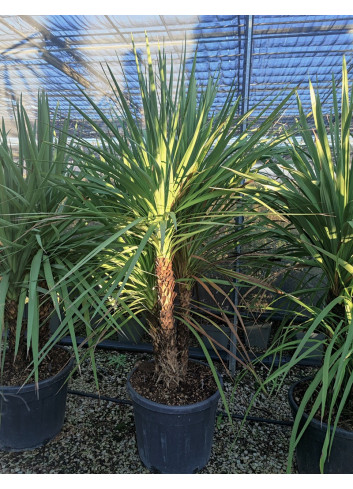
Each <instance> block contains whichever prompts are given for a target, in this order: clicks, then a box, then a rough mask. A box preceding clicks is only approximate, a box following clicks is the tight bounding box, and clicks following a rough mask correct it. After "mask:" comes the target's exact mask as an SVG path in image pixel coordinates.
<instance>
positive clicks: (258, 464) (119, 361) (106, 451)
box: [0, 350, 312, 474]
mask: <svg viewBox="0 0 353 489" xmlns="http://www.w3.org/2000/svg"><path fill="white" fill-rule="evenodd" d="M149 358H150V357H149V355H147V354H136V353H126V354H121V353H116V352H107V351H103V350H100V351H97V352H96V361H97V367H98V376H99V382H100V394H101V395H106V396H110V397H118V398H123V399H127V393H126V388H125V382H126V376H127V374H128V373H129V371H130V370H131V369H132V367H133V365H134V364H135V362H137V361H139V360H142V359H149ZM220 371H221V366H220ZM311 372H312V369H310V368H308V367H296V368H295V369H293V372H292V374H291V376H290V378H289V379H288V380H287V381H286V383H285V384H284V385H283V388H282V389H281V391H280V392H279V393H278V395H276V396H275V397H272V398H265V396H262V397H261V398H259V399H258V400H257V401H256V403H255V404H254V408H253V409H252V411H251V413H250V415H252V416H258V417H262V418H270V419H278V420H290V419H291V415H290V410H289V406H288V402H287V390H288V386H289V385H290V384H291V383H292V382H293V381H295V380H297V379H298V378H301V377H304V376H307V375H309V374H310V373H311ZM259 374H260V375H264V370H262V369H259ZM69 388H70V389H75V390H80V391H85V392H91V393H97V391H96V388H95V384H94V380H93V375H92V371H91V369H90V368H89V365H88V362H86V364H83V365H82V369H81V375H80V374H79V373H78V372H76V373H75V374H74V376H73V378H72V380H71V381H70V387H69ZM224 388H225V392H226V396H227V398H228V399H229V400H230V409H231V412H232V413H234V414H242V413H244V412H245V409H246V408H247V406H248V404H249V401H250V400H251V398H252V396H253V393H254V390H255V387H254V381H253V379H252V378H251V376H247V377H246V378H245V379H243V381H242V382H241V385H240V386H239V387H238V388H237V390H236V392H235V393H234V398H233V399H231V398H232V392H233V387H232V383H231V381H230V380H227V379H226V378H224ZM219 408H220V409H223V406H222V405H221V402H220V404H219ZM290 431H291V428H290V427H288V426H279V425H272V424H264V423H254V422H246V423H245V424H244V425H243V427H242V428H241V423H240V422H239V421H234V422H233V425H231V424H230V423H229V421H228V419H227V418H226V417H224V416H222V415H220V416H218V418H217V422H216V428H215V434H214V443H213V449H212V454H211V458H210V461H209V463H208V464H207V466H206V467H205V468H204V469H203V470H202V471H201V473H202V474H281V473H285V471H286V461H287V453H288V444H289V437H290ZM293 472H294V473H295V472H296V469H295V467H294V469H293ZM0 473H1V474H13V473H19V474H145V473H146V474H148V473H150V472H149V471H148V470H147V469H146V468H145V467H144V465H143V464H142V463H141V461H140V459H139V455H138V451H137V446H136V441H135V430H134V418H133V411H132V407H131V406H129V405H119V404H115V403H112V402H108V401H102V400H96V399H90V398H84V397H79V396H76V395H72V394H69V395H68V399H67V409H66V417H65V422H64V426H63V429H62V431H61V433H60V434H59V435H58V436H57V437H56V438H55V439H54V440H52V441H51V442H49V443H48V444H47V445H46V446H44V447H42V448H38V449H35V450H31V451H27V452H13V453H6V452H0Z"/></svg>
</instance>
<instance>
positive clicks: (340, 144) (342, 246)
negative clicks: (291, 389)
mask: <svg viewBox="0 0 353 489" xmlns="http://www.w3.org/2000/svg"><path fill="white" fill-rule="evenodd" d="M310 93H311V102H312V116H313V121H314V126H313V127H310V126H309V124H308V120H307V117H306V116H305V114H304V111H303V109H302V106H301V103H300V99H299V98H298V109H299V121H298V122H299V123H298V127H297V128H296V129H297V130H296V133H297V137H296V138H295V137H292V138H291V141H290V142H289V144H288V146H287V147H286V148H284V149H283V150H281V153H282V154H279V155H278V156H277V157H276V158H274V160H273V164H272V165H271V166H270V168H271V169H272V171H273V175H274V176H269V175H268V174H267V175H265V176H264V175H263V176H259V175H254V179H256V181H257V182H258V187H257V188H256V189H255V188H253V189H252V190H250V188H248V189H247V190H248V191H249V194H252V198H254V199H255V200H256V201H257V202H261V203H262V204H265V206H266V207H267V208H269V209H271V211H272V212H273V214H275V215H276V216H278V217H279V218H280V219H282V220H283V221H284V222H285V223H286V225H284V226H280V225H279V224H277V223H276V222H275V221H271V220H269V219H265V224H266V226H267V229H268V230H269V232H270V233H271V235H272V237H273V238H274V239H275V238H277V239H279V240H282V242H283V243H284V245H283V247H282V248H281V257H282V258H285V259H286V260H287V261H290V263H292V264H299V265H302V266H305V267H308V268H309V269H312V270H316V271H317V274H318V275H319V276H320V275H321V277H322V278H323V279H324V280H322V281H321V284H320V288H318V292H320V294H321V300H320V301H319V303H318V304H316V305H312V304H304V303H303V302H302V301H301V300H300V299H299V298H298V296H300V291H298V292H297V294H295V297H292V298H293V300H294V302H296V303H297V304H299V305H300V306H301V307H302V310H303V311H305V312H306V317H304V319H303V321H305V323H304V325H303V326H304V327H306V333H305V336H304V338H303V339H302V340H301V341H300V342H298V341H293V337H294V333H295V329H296V327H295V326H292V327H289V328H287V329H286V330H285V335H284V336H283V337H282V338H281V339H280V342H279V344H277V345H276V346H274V347H273V349H272V351H270V352H269V354H270V353H274V354H277V353H278V354H279V353H281V352H283V351H286V350H292V351H293V349H294V350H295V353H294V356H293V357H292V360H291V361H290V362H289V363H288V364H286V365H283V366H282V367H281V368H280V369H278V370H276V372H274V373H273V374H272V375H271V376H269V378H268V379H267V381H266V382H272V381H273V380H275V379H283V376H286V375H287V374H288V373H289V371H290V369H291V368H292V367H293V366H294V365H295V364H296V363H297V362H298V361H300V360H302V359H303V358H304V357H305V356H306V355H310V353H311V352H312V351H313V349H315V345H313V346H312V347H311V348H310V349H309V350H307V351H306V353H303V351H302V347H303V345H304V344H305V343H306V342H307V341H309V340H310V335H311V334H312V333H313V332H314V331H316V332H317V331H320V332H321V333H323V335H324V340H323V341H322V343H323V344H324V345H325V356H324V362H323V365H322V367H321V368H320V369H319V370H318V372H317V373H316V375H315V377H314V379H313V381H312V382H311V383H310V384H309V386H308V389H307V392H306V394H305V396H304V398H303V400H302V403H301V405H300V409H299V411H298V414H297V417H296V421H295V425H294V429H293V432H292V439H291V449H290V456H292V455H293V452H294V448H295V446H296V444H297V443H298V441H299V439H300V438H301V436H302V434H303V432H304V430H305V428H306V427H307V425H308V424H309V422H310V420H311V419H313V417H314V416H316V417H319V418H320V419H321V421H323V420H326V422H327V424H328V429H327V433H326V438H325V441H324V445H323V450H322V456H321V461H320V468H321V470H323V468H324V462H325V460H326V457H327V454H328V453H329V448H331V446H332V442H333V438H334V430H335V429H336V427H337V423H338V422H339V419H340V416H341V415H342V413H344V412H345V411H348V412H350V416H351V410H352V395H353V391H352V383H353V378H352V371H353V364H352V356H351V353H352V351H353V350H352V349H353V329H352V294H353V274H352V272H353V232H352V231H353V230H352V215H353V165H352V154H351V144H350V130H351V123H352V113H353V97H352V94H351V95H349V85H348V76H347V69H346V63H345V60H343V70H342V88H341V101H340V102H339V100H338V96H337V88H336V83H335V80H334V79H333V81H332V99H333V112H331V114H330V116H329V117H327V119H326V120H325V117H324V115H323V112H322V106H321V103H320V97H319V95H318V93H315V91H314V89H313V87H312V85H310ZM301 292H303V291H301ZM312 399H314V402H313V403H312V404H311V405H309V401H311V400H312ZM304 410H305V411H307V412H308V414H309V416H308V419H307V421H306V423H305V426H304V427H303V426H301V427H300V429H299V428H298V427H299V422H300V420H301V416H302V414H303V411H304ZM324 416H325V417H324ZM330 425H332V426H333V427H334V430H333V432H331V431H330V429H329V426H330ZM290 459H291V457H290Z"/></svg>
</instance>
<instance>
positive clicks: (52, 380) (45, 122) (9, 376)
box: [0, 93, 97, 450]
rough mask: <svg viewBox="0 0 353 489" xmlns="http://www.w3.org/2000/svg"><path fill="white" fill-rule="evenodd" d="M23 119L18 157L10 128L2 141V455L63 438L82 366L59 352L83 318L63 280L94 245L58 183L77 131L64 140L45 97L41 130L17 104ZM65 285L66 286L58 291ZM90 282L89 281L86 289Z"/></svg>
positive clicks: (41, 96)
mask: <svg viewBox="0 0 353 489" xmlns="http://www.w3.org/2000/svg"><path fill="white" fill-rule="evenodd" d="M14 115H15V119H16V124H17V136H18V147H17V148H16V149H15V150H12V148H11V147H10V144H9V141H8V135H7V132H6V128H5V123H4V122H3V125H2V128H1V131H0V185H1V192H0V213H1V225H0V364H1V372H0V449H3V450H25V449H30V448H34V447H37V446H40V445H42V444H44V443H46V442H47V441H49V440H50V439H51V438H53V437H54V436H55V435H56V434H57V433H58V432H59V431H60V429H61V426H62V424H63V420H64V413H65V402H66V391H67V384H66V382H65V381H66V379H67V377H68V375H69V373H70V371H71V370H72V367H73V360H72V359H71V356H70V354H69V353H68V351H66V350H65V349H63V348H60V347H57V346H55V344H56V343H57V341H58V340H59V339H60V335H63V334H64V332H66V331H70V334H71V335H72V336H74V318H75V311H76V312H77V311H78V303H76V304H75V303H74V302H72V301H71V300H70V294H69V289H68V286H69V285H73V284H74V280H75V276H74V275H71V279H72V280H73V282H69V279H68V278H66V279H64V278H65V275H66V274H68V276H69V275H70V270H71V269H72V267H73V261H72V260H74V259H75V258H77V259H78V258H79V256H80V255H79V253H81V252H82V253H83V254H84V255H86V254H87V250H88V242H89V240H88V239H87V236H88V235H87V231H86V228H85V227H84V225H83V224H84V223H83V221H82V224H81V223H80V222H81V221H80V218H79V212H77V202H75V201H71V202H70V201H69V200H68V198H67V197H66V194H65V192H64V191H63V189H62V188H60V187H59V186H57V185H54V184H53V183H51V179H52V178H55V177H58V176H59V175H60V176H61V175H63V174H65V173H66V172H68V168H69V163H68V155H67V154H66V153H65V147H66V146H67V137H68V127H69V126H68V124H69V123H68V121H65V122H64V124H63V127H62V130H61V131H59V132H58V136H56V133H55V124H56V117H57V111H56V112H55V114H54V116H52V117H51V116H50V110H49V104H48V100H47V97H46V95H45V94H44V93H41V94H39V96H38V116H37V121H36V123H34V124H32V123H31V121H30V119H29V117H28V115H27V113H26V111H25V109H24V107H23V105H22V101H20V102H18V103H17V106H16V109H15V114H14ZM55 142H56V143H57V147H54V143H55ZM70 205H72V206H74V207H75V210H74V211H73V210H72V208H71V207H70ZM95 231H96V232H97V229H96V230H95ZM90 232H93V229H92V231H91V230H90ZM77 250H79V252H78V251H77ZM76 278H77V277H76ZM71 279H70V280H71ZM59 280H60V281H61V284H60V286H58V287H55V283H56V282H57V281H59ZM83 281H84V275H81V276H80V277H79V279H78V283H81V282H83ZM80 287H81V285H80ZM59 306H60V307H59ZM61 307H63V308H65V312H66V317H65V319H62V323H61V325H60V327H59V329H58V330H57V331H56V333H55V336H54V335H52V334H51V332H50V328H49V322H50V318H51V315H52V313H53V312H54V311H56V312H57V314H58V316H59V317H61V314H62V309H61ZM75 350H76V354H77V353H78V352H77V348H75Z"/></svg>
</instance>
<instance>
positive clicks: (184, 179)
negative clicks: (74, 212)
mask: <svg viewBox="0 0 353 489" xmlns="http://www.w3.org/2000/svg"><path fill="white" fill-rule="evenodd" d="M146 46H147V69H146V70H145V72H144V69H143V67H142V66H141V63H140V61H139V59H138V56H137V54H136V52H135V55H136V67H137V71H138V79H139V89H140V96H141V100H142V106H143V108H142V111H141V112H140V113H137V112H136V110H137V109H136V107H133V108H131V106H130V105H129V103H128V101H127V99H126V97H125V95H124V93H126V91H124V90H123V89H122V88H121V87H120V86H119V84H118V82H117V80H116V78H115V76H114V73H113V72H112V70H111V69H110V67H109V66H108V67H107V76H108V79H109V80H110V83H111V88H112V90H113V92H114V94H115V96H116V106H115V107H114V108H113V109H112V111H113V113H114V118H113V119H109V118H108V116H106V115H105V114H104V113H103V112H102V111H101V110H100V109H99V107H98V106H97V105H96V104H95V103H94V101H93V100H92V99H91V98H90V97H89V96H88V95H87V94H85V92H83V95H84V96H85V97H86V98H87V100H88V102H89V103H90V104H91V106H92V108H93V109H94V110H95V111H96V114H97V115H98V116H99V118H100V121H99V122H96V121H95V120H93V119H92V118H90V117H89V116H88V115H87V114H85V113H84V112H83V111H82V110H81V109H80V108H79V107H77V106H75V108H76V110H78V111H79V112H80V113H81V114H82V116H83V117H84V118H85V119H86V120H87V121H88V122H89V123H90V124H91V125H92V127H94V129H95V130H96V133H97V138H98V140H97V144H90V143H88V142H87V141H85V140H83V139H82V140H78V142H79V143H80V144H81V145H82V149H81V150H79V149H78V148H75V150H74V151H73V153H72V154H73V156H74V157H75V158H78V159H82V160H83V161H84V165H82V166H81V175H80V177H79V178H78V179H76V180H75V182H73V183H74V185H75V186H76V188H75V191H76V192H77V193H78V194H79V195H80V196H81V198H82V200H83V201H84V202H85V203H87V206H89V210H90V211H91V212H93V213H94V214H95V216H96V219H97V220H100V222H104V224H105V226H106V228H107V229H109V230H110V232H111V237H112V240H111V242H110V245H109V246H106V247H105V251H104V253H105V256H106V265H105V268H106V271H107V280H108V277H109V280H108V282H109V287H108V288H107V289H106V294H105V296H104V298H103V299H102V300H107V299H108V298H109V297H111V296H112V295H113V294H114V299H115V300H116V301H117V306H118V303H119V302H120V305H119V307H126V305H127V304H128V306H129V307H130V306H131V308H133V309H136V310H139V311H141V310H144V311H145V312H147V314H148V313H149V314H154V313H155V310H156V305H157V290H156V277H155V274H154V269H155V262H156V258H158V257H161V256H165V257H168V258H169V259H171V260H172V261H173V269H174V274H175V277H176V279H177V281H178V282H184V283H186V284H187V285H188V287H189V288H190V289H191V288H192V286H193V283H194V281H195V277H197V278H198V279H201V280H204V274H205V272H207V271H208V270H209V269H210V268H211V267H219V269H220V271H221V272H225V271H227V270H228V269H229V268H232V265H231V262H232V261H234V258H232V256H231V255H232V253H233V251H234V248H235V247H236V244H237V243H238V242H239V241H240V240H241V239H242V237H244V236H245V235H246V231H245V230H244V229H242V228H239V227H238V228H237V227H236V226H235V225H234V218H235V217H236V216H238V215H241V214H242V213H243V210H241V209H240V208H239V196H240V195H241V190H242V188H241V185H242V183H241V182H242V177H240V176H239V177H238V176H234V174H233V173H232V172H231V169H237V170H238V171H239V172H242V173H246V172H248V171H249V169H250V168H251V167H252V166H253V165H254V164H255V163H256V161H257V160H258V159H259V158H261V157H262V156H263V154H264V153H266V152H268V151H270V148H271V147H274V146H275V145H276V144H277V143H278V142H279V141H280V140H281V138H280V137H278V138H273V139H270V138H269V137H268V136H267V133H268V132H269V131H270V130H271V129H272V127H273V125H274V122H275V120H276V117H277V116H278V115H279V113H280V110H281V108H282V107H283V106H284V105H285V103H286V101H287V99H284V100H283V101H282V103H281V104H279V105H278V106H276V107H275V108H274V109H273V112H272V113H271V115H270V116H269V117H268V119H266V121H265V122H263V123H262V124H258V125H256V124H257V123H258V121H259V118H260V116H261V114H260V115H258V116H256V117H254V120H253V121H252V122H251V123H250V122H249V126H248V130H247V131H246V132H244V133H242V131H241V129H242V124H243V122H244V121H245V120H247V119H248V118H249V117H250V115H252V114H253V112H254V110H255V109H256V107H255V108H253V109H251V110H250V111H249V112H248V113H247V114H245V115H243V116H238V115H237V112H238V107H239V99H236V98H235V93H236V88H235V86H234V87H232V89H231V90H230V91H229V94H228V96H227V98H226V101H225V103H224V106H223V108H222V109H221V110H220V112H219V113H214V112H213V102H214V100H215V97H216V94H217V89H218V79H217V77H216V76H215V77H212V76H210V78H209V80H208V83H207V85H206V86H205V87H203V88H200V87H199V86H198V83H197V80H196V75H195V67H196V56H195V60H194V63H193V66H192V69H191V72H190V73H189V74H187V70H186V64H185V56H184V58H183V59H182V62H181V64H180V66H179V69H178V71H177V73H175V70H174V67H173V61H172V60H170V65H169V69H168V60H167V57H166V54H165V53H164V51H159V53H158V58H157V62H156V66H153V62H152V58H151V54H150V49H149V45H148V40H147V38H146ZM134 49H135V48H134ZM127 90H128V91H129V87H128V88H127ZM272 104H273V101H271V102H268V104H267V109H268V108H270V107H271V105H272ZM102 124H103V126H102ZM255 126H256V128H255ZM71 183H72V182H68V184H71ZM114 236H115V239H113V238H114ZM229 264H230V266H229ZM227 273H228V272H227ZM230 273H232V272H230ZM234 278H239V279H240V280H248V278H247V277H245V276H242V275H239V274H238V275H237V274H236V273H235V272H233V273H232V279H234ZM250 280H251V279H250ZM211 288H212V285H211ZM123 303H124V304H125V306H123Z"/></svg>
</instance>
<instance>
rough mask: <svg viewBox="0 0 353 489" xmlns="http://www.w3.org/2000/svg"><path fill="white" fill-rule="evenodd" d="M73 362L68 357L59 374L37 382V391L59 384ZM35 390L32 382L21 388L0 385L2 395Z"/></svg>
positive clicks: (72, 359)
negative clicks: (49, 385)
mask: <svg viewBox="0 0 353 489" xmlns="http://www.w3.org/2000/svg"><path fill="white" fill-rule="evenodd" d="M57 348H61V349H63V350H65V351H68V350H67V348H64V347H62V346H57ZM74 361H75V359H74V358H73V357H70V359H69V361H68V362H67V363H66V364H65V366H64V368H62V369H61V370H60V372H58V373H57V374H55V375H53V376H52V377H48V378H46V379H43V380H40V381H39V382H38V389H41V388H43V387H46V386H47V385H48V384H54V383H56V382H59V381H60V380H61V379H62V378H63V377H64V376H66V375H68V373H69V372H70V370H71V369H72V367H73V364H74ZM35 388H36V384H35V383H34V382H32V383H30V384H24V385H22V386H20V385H8V386H7V385H1V384H0V392H3V393H4V392H9V393H12V392H16V393H18V392H21V393H25V392H29V391H32V390H33V389H35Z"/></svg>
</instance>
